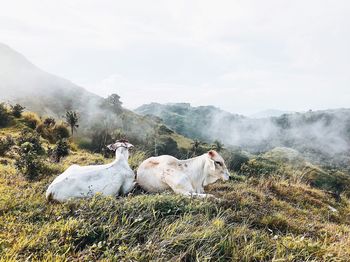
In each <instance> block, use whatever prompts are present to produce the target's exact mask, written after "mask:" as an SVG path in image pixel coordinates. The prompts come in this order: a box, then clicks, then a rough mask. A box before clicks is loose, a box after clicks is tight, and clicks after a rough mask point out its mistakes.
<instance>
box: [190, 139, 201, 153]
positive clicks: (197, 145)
mask: <svg viewBox="0 0 350 262" xmlns="http://www.w3.org/2000/svg"><path fill="white" fill-rule="evenodd" d="M191 145H192V148H191V151H192V155H194V156H195V155H197V153H198V151H199V149H200V146H201V145H202V141H200V140H198V139H195V140H193V142H192V143H191Z"/></svg>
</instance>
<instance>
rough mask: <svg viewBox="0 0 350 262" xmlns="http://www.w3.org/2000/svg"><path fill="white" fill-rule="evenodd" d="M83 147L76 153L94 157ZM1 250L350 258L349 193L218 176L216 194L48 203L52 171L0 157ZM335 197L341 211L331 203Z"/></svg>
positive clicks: (23, 255) (94, 255) (141, 257)
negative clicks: (27, 169)
mask: <svg viewBox="0 0 350 262" xmlns="http://www.w3.org/2000/svg"><path fill="white" fill-rule="evenodd" d="M85 157H86V155H85V153H84V154H81V155H79V156H77V155H73V156H71V157H69V158H68V159H66V162H65V164H64V165H66V164H68V163H73V162H75V161H76V160H77V159H79V160H81V159H83V161H86V163H88V162H90V161H91V160H93V159H96V158H94V156H91V159H89V160H87V159H85ZM0 168H1V177H0V196H1V198H0V239H1V240H0V257H2V258H3V259H4V260H6V261H10V260H13V261H15V260H25V259H28V258H30V259H31V260H58V261H60V260H76V261H81V260H108V261H110V260H112V261H113V260H114V261H130V260H131V261H135V260H137V261H149V260H164V261H165V260H183V261H205V260H215V261H220V260H233V261H262V260H265V261H270V260H275V261H295V260H299V261H306V260H315V261H324V260H331V259H334V260H340V261H341V260H343V261H346V260H348V259H349V258H350V250H349V249H348V248H346V247H347V246H348V245H349V244H350V238H349V236H350V218H349V216H348V214H349V211H350V206H349V200H348V199H347V198H345V197H344V198H343V199H342V201H341V202H337V201H336V200H335V199H334V198H333V197H332V196H331V195H329V194H327V193H325V192H323V191H320V190H318V189H315V188H312V187H310V186H308V185H306V184H303V183H290V182H288V181H286V180H282V179H281V178H279V177H269V178H262V179H256V178H250V179H243V180H241V181H228V182H225V183H217V184H214V185H211V186H209V187H208V188H207V191H208V192H209V193H212V194H214V195H215V196H216V197H217V198H218V199H204V200H203V199H191V198H187V197H182V196H177V195H173V194H170V193H164V194H158V195H148V194H135V193H134V194H131V195H128V196H126V197H119V198H111V197H102V196H96V197H94V198H93V199H87V200H79V201H71V202H68V203H65V204H49V203H47V202H46V201H45V198H44V192H45V190H46V187H47V185H48V184H49V182H50V181H51V180H52V179H53V177H54V174H52V175H50V176H48V177H47V178H44V179H42V180H40V181H36V182H28V181H26V180H24V179H23V178H22V177H21V176H20V175H18V174H16V170H15V169H14V168H13V167H12V166H11V165H7V166H4V165H1V166H0ZM329 206H331V207H333V208H335V209H336V210H337V211H336V212H333V211H331V210H330V208H329Z"/></svg>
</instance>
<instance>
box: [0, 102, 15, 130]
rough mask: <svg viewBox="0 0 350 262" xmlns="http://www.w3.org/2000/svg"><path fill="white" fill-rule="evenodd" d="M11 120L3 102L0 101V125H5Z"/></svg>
mask: <svg viewBox="0 0 350 262" xmlns="http://www.w3.org/2000/svg"><path fill="white" fill-rule="evenodd" d="M11 121H12V116H11V114H10V113H9V111H8V108H7V106H6V105H5V104H4V103H0V127H6V126H7V125H8V124H10V122H11Z"/></svg>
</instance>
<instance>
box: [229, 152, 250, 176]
mask: <svg viewBox="0 0 350 262" xmlns="http://www.w3.org/2000/svg"><path fill="white" fill-rule="evenodd" d="M223 157H224V158H225V162H226V166H227V168H228V169H230V170H233V171H235V172H239V171H240V170H241V168H242V166H243V165H245V164H247V163H248V161H249V157H248V156H247V155H245V154H243V153H242V152H239V151H226V152H225V154H224V155H223Z"/></svg>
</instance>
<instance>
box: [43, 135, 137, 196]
mask: <svg viewBox="0 0 350 262" xmlns="http://www.w3.org/2000/svg"><path fill="white" fill-rule="evenodd" d="M132 147H133V145H132V144H130V143H129V142H128V141H127V140H118V141H116V142H115V143H114V144H111V145H108V146H107V148H108V149H110V150H112V151H115V160H114V161H113V162H112V163H109V164H105V165H92V166H79V165H72V166H70V167H69V168H68V169H67V170H66V171H64V172H63V173H62V174H60V175H59V176H58V177H56V178H55V180H54V181H53V182H52V183H51V184H50V186H49V187H48V189H47V191H46V199H47V200H48V201H56V202H64V201H66V200H69V199H74V198H85V197H92V196H93V195H95V194H96V193H101V194H102V195H106V196H115V195H118V194H120V193H122V194H126V193H128V192H130V191H131V190H132V189H133V188H134V186H135V183H136V182H135V174H134V172H133V171H132V170H131V168H130V166H129V164H128V158H129V149H131V148H132Z"/></svg>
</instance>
